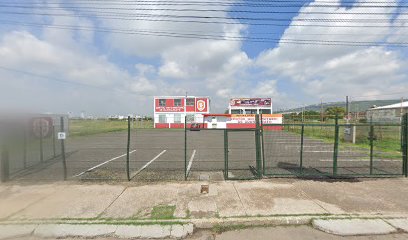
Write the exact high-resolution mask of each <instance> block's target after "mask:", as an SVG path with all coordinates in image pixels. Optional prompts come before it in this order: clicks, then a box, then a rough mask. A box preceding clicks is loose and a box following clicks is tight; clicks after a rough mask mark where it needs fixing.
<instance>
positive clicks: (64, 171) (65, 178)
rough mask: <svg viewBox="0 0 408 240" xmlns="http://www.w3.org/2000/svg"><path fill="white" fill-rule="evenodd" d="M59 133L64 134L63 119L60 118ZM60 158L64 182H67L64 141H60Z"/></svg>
mask: <svg viewBox="0 0 408 240" xmlns="http://www.w3.org/2000/svg"><path fill="white" fill-rule="evenodd" d="M60 127H61V129H60V130H61V132H64V131H65V129H64V117H61V118H60ZM61 157H62V168H63V174H64V180H67V162H66V159H65V139H61Z"/></svg>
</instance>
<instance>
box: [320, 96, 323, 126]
mask: <svg viewBox="0 0 408 240" xmlns="http://www.w3.org/2000/svg"><path fill="white" fill-rule="evenodd" d="M322 122H323V98H320V123H322Z"/></svg>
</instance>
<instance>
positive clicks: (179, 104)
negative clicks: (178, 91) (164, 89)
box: [174, 99, 181, 107]
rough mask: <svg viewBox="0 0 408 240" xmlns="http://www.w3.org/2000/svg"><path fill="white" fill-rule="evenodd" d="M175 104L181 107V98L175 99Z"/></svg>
mask: <svg viewBox="0 0 408 240" xmlns="http://www.w3.org/2000/svg"><path fill="white" fill-rule="evenodd" d="M174 106H175V107H181V99H174Z"/></svg>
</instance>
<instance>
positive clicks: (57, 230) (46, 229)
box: [34, 224, 117, 238]
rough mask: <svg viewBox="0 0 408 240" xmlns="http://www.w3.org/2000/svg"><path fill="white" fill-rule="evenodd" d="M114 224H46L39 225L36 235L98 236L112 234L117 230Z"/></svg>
mask: <svg viewBox="0 0 408 240" xmlns="http://www.w3.org/2000/svg"><path fill="white" fill-rule="evenodd" d="M116 228H117V227H116V226H114V225H105V224H98V225H96V224H95V225H80V224H46V225H39V226H38V227H37V228H36V229H35V231H34V235H36V236H40V237H55V238H62V237H97V236H107V235H112V234H113V233H114V232H115V231H116Z"/></svg>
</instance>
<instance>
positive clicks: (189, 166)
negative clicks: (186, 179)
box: [187, 149, 196, 174]
mask: <svg viewBox="0 0 408 240" xmlns="http://www.w3.org/2000/svg"><path fill="white" fill-rule="evenodd" d="M195 154H196V150H195V149H194V151H193V154H192V155H191V158H190V162H188V167H187V174H188V173H189V172H190V169H191V166H192V165H193V160H194V156H195Z"/></svg>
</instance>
